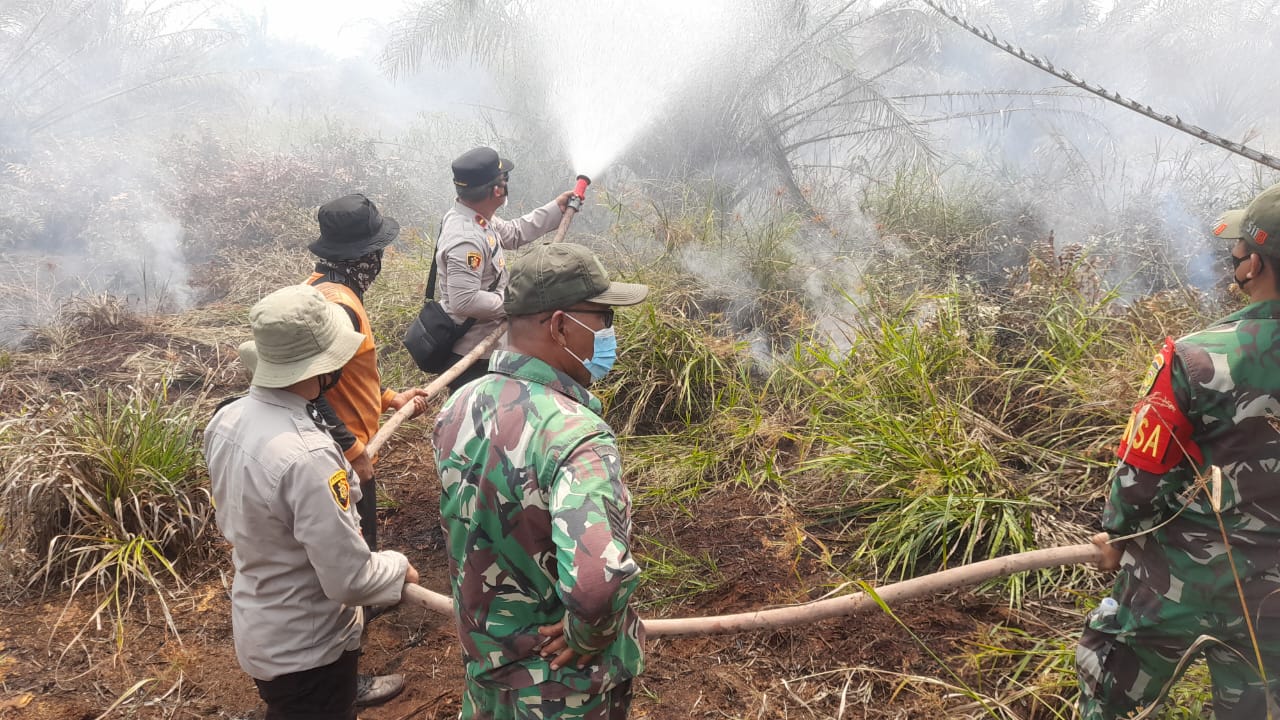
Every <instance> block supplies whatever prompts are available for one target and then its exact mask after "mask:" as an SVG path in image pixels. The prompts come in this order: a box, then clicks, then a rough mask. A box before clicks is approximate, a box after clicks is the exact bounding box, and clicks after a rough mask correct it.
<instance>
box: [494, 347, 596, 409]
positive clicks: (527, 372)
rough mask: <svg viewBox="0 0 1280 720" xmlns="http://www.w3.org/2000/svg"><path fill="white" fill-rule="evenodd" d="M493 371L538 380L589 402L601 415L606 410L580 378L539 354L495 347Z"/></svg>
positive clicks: (534, 381)
mask: <svg viewBox="0 0 1280 720" xmlns="http://www.w3.org/2000/svg"><path fill="white" fill-rule="evenodd" d="M489 372H494V373H499V374H501V375H507V376H509V377H513V378H515V379H517V380H524V381H525V382H531V383H537V384H539V385H545V386H546V387H548V388H550V389H552V390H554V391H556V392H558V393H560V394H561V395H564V396H566V397H568V398H569V399H571V400H573V401H575V402H577V403H579V404H581V405H586V406H587V407H588V408H590V409H591V411H592V412H594V413H595V414H597V415H599V414H601V413H602V412H603V411H604V406H603V405H602V404H601V403H600V399H599V398H597V397H596V396H595V395H592V394H591V392H590V391H589V390H587V389H586V388H585V387H583V386H582V385H580V384H578V381H577V380H574V379H573V378H571V377H569V376H568V375H566V374H564V373H562V372H560V371H559V370H556V369H555V368H553V367H551V366H550V365H548V364H547V363H545V362H543V361H542V360H539V359H538V358H536V357H532V356H530V355H525V354H523V353H518V352H515V351H514V350H495V351H493V355H492V356H491V357H490V358H489Z"/></svg>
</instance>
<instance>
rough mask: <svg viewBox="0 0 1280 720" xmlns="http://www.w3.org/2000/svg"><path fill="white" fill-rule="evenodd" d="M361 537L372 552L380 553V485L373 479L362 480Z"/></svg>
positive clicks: (358, 508) (359, 509)
mask: <svg viewBox="0 0 1280 720" xmlns="http://www.w3.org/2000/svg"><path fill="white" fill-rule="evenodd" d="M356 510H357V511H359V513H360V536H361V537H363V538H364V543H365V545H368V546H369V550H370V551H371V552H378V483H377V482H376V481H374V479H373V478H372V477H371V478H369V479H368V480H365V479H364V478H360V502H358V503H356Z"/></svg>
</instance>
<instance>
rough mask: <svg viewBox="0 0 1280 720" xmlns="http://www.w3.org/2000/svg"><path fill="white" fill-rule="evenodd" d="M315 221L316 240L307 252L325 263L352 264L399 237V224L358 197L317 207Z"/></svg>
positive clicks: (368, 201)
mask: <svg viewBox="0 0 1280 720" xmlns="http://www.w3.org/2000/svg"><path fill="white" fill-rule="evenodd" d="M316 219H317V220H319V221H320V237H319V238H318V239H316V241H315V242H313V243H311V244H310V245H308V246H307V249H309V250H310V251H311V252H312V253H314V254H315V255H318V256H319V257H322V258H324V259H325V260H354V259H356V258H358V257H360V256H362V255H368V254H369V253H371V252H373V251H374V250H381V249H382V248H384V247H386V246H388V245H390V244H391V241H392V240H395V239H396V235H399V234H400V223H398V222H396V221H395V220H394V219H392V218H389V217H386V216H385V215H383V214H382V213H380V212H378V206H377V205H374V204H373V201H371V200H370V199H369V198H367V197H365V196H364V195H361V194H360V193H355V194H353V195H346V196H344V197H340V198H338V199H337V200H330V201H329V202H327V203H325V204H324V205H321V206H320V210H319V211H317V212H316Z"/></svg>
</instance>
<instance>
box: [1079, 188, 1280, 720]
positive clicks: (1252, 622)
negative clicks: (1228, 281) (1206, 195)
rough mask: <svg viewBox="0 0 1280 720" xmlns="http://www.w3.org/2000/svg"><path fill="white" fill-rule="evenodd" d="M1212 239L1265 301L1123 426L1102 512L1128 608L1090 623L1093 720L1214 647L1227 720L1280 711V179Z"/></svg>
mask: <svg viewBox="0 0 1280 720" xmlns="http://www.w3.org/2000/svg"><path fill="white" fill-rule="evenodd" d="M1214 234H1215V235H1217V236H1218V237H1221V238H1224V239H1229V240H1233V241H1234V245H1233V247H1232V249H1231V257H1232V263H1233V279H1234V280H1235V282H1236V283H1238V284H1239V286H1240V287H1241V289H1243V290H1244V292H1245V293H1247V294H1248V296H1249V299H1250V301H1251V302H1250V304H1249V305H1248V306H1247V307H1245V308H1244V309H1243V310H1240V311H1238V312H1236V313H1233V314H1231V315H1229V316H1227V317H1226V318H1223V319H1222V320H1220V321H1218V322H1217V323H1216V324H1215V325H1213V326H1212V327H1210V328H1208V329H1207V330H1204V331H1202V332H1198V333H1195V334H1193V335H1189V336H1187V337H1184V338H1182V339H1180V340H1178V341H1177V342H1176V343H1175V342H1174V341H1173V340H1167V341H1166V342H1165V345H1164V348H1163V349H1162V350H1161V352H1160V353H1159V354H1158V355H1157V356H1156V359H1155V361H1154V363H1153V364H1152V367H1151V370H1150V372H1149V373H1148V376H1147V381H1146V385H1147V389H1146V397H1144V398H1143V400H1142V401H1140V402H1139V403H1138V405H1137V406H1136V407H1135V409H1134V414H1133V417H1132V418H1131V419H1130V421H1129V427H1128V428H1126V430H1125V435H1124V438H1123V441H1122V442H1121V444H1120V451H1119V453H1120V459H1121V461H1120V464H1119V466H1118V467H1117V468H1116V470H1115V473H1114V474H1113V476H1112V481H1111V493H1110V498H1109V499H1108V501H1107V505H1106V510H1105V511H1104V513H1103V526H1104V527H1105V528H1106V530H1107V531H1108V533H1110V535H1108V534H1107V533H1102V534H1100V535H1098V536H1097V537H1095V538H1094V541H1095V542H1096V543H1098V544H1099V545H1100V546H1101V547H1102V548H1103V550H1104V556H1105V557H1104V560H1103V562H1102V563H1101V565H1102V567H1103V568H1104V569H1115V568H1117V567H1118V568H1119V571H1120V572H1119V576H1118V577H1117V579H1116V584H1115V588H1114V589H1113V590H1112V593H1111V598H1112V599H1114V601H1115V602H1114V603H1110V602H1104V605H1103V606H1101V607H1100V608H1099V610H1098V611H1095V612H1094V613H1092V614H1091V615H1090V617H1089V619H1088V621H1087V623H1086V626H1085V630H1084V634H1083V636H1082V637H1081V639H1080V645H1079V647H1078V648H1077V651H1076V667H1077V670H1078V673H1079V681H1080V690H1081V695H1080V715H1081V717H1082V718H1083V719H1084V720H1096V719H1098V718H1118V717H1124V716H1126V714H1127V713H1130V712H1131V711H1133V710H1135V709H1136V708H1139V707H1142V706H1146V705H1150V704H1151V703H1153V702H1155V701H1156V700H1157V699H1158V698H1159V697H1160V695H1161V691H1162V689H1163V687H1164V685H1165V684H1166V683H1167V682H1168V681H1169V680H1170V678H1172V677H1174V675H1175V672H1176V670H1177V666H1178V664H1179V662H1180V660H1181V659H1182V657H1183V656H1184V655H1185V654H1188V653H1195V652H1196V651H1197V650H1198V649H1201V648H1202V649H1203V652H1204V655H1205V659H1206V660H1207V662H1208V664H1209V670H1210V673H1211V674H1212V677H1213V709H1214V714H1215V716H1216V717H1218V718H1220V719H1221V718H1264V717H1268V708H1269V707H1271V708H1273V709H1272V712H1273V713H1274V712H1275V711H1274V704H1275V702H1276V697H1277V690H1280V684H1278V683H1277V681H1278V680H1280V592H1277V591H1280V477H1277V474H1276V473H1277V470H1278V469H1280V289H1278V287H1277V284H1278V283H1280V185H1277V186H1275V187H1272V188H1270V189H1268V190H1267V191H1265V192H1264V193H1262V194H1261V195H1259V196H1258V197H1257V198H1255V199H1254V201H1253V202H1252V203H1250V204H1249V206H1248V207H1247V208H1245V209H1244V210H1235V211H1231V212H1229V213H1227V214H1226V215H1224V216H1223V217H1222V218H1221V219H1220V220H1219V221H1218V223H1217V224H1216V226H1215V228H1214ZM1215 467H1216V468H1219V469H1220V470H1221V482H1220V483H1218V482H1214V476H1215V473H1214V472H1213V470H1214V468H1215ZM1224 534H1225V536H1226V542H1224V540H1223V536H1224ZM1111 537H1115V538H1116V539H1115V540H1110V538H1111ZM1237 584H1238V586H1237ZM1242 606H1243V607H1242ZM1246 608H1247V610H1246ZM1200 636H1210V637H1211V638H1213V639H1212V640H1209V641H1205V642H1203V643H1198V642H1197V638H1198V637H1200ZM1255 639H1256V643H1257V652H1255V644H1254V641H1255ZM1259 655H1261V659H1262V666H1263V668H1264V671H1265V676H1266V679H1267V682H1266V683H1264V682H1263V681H1262V679H1261V674H1260V673H1259V672H1258V656H1259ZM1273 717H1280V714H1277V715H1273Z"/></svg>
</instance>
